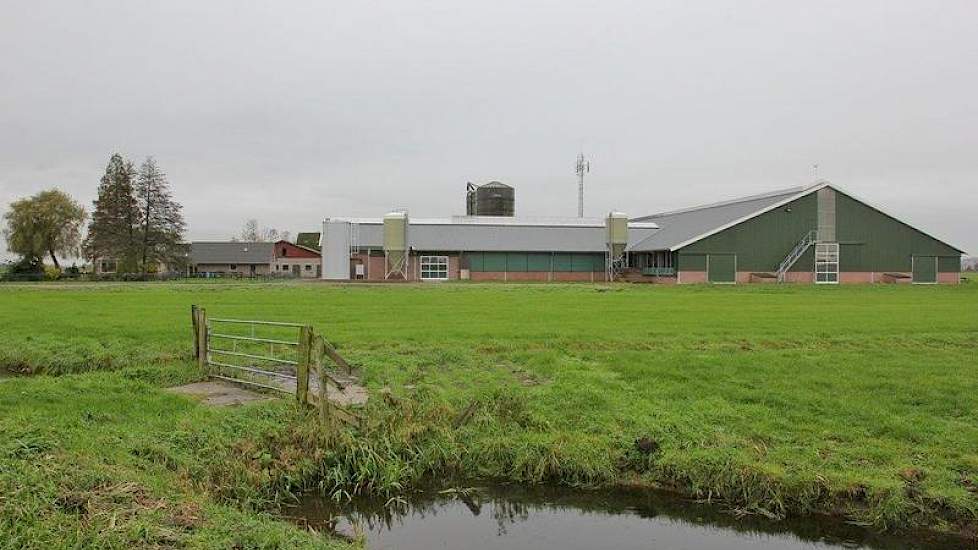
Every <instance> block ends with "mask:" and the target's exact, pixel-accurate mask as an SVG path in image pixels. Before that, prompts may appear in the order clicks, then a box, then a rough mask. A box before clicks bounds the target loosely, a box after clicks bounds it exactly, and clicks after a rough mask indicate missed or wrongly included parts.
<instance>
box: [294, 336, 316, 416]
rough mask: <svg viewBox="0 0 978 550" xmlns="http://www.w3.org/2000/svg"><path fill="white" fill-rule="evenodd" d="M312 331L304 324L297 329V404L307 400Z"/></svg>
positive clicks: (311, 355)
mask: <svg viewBox="0 0 978 550" xmlns="http://www.w3.org/2000/svg"><path fill="white" fill-rule="evenodd" d="M312 348H313V331H312V327H311V326H309V325H305V326H304V327H302V328H301V329H299V353H298V363H299V364H298V365H297V366H296V384H295V398H296V399H297V400H298V401H299V404H301V405H305V404H306V403H308V402H309V366H310V364H311V363H312V358H313V349H312Z"/></svg>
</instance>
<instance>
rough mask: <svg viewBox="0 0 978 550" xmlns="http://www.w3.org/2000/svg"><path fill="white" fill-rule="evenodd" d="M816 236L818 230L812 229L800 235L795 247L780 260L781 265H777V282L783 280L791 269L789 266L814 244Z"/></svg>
mask: <svg viewBox="0 0 978 550" xmlns="http://www.w3.org/2000/svg"><path fill="white" fill-rule="evenodd" d="M817 236H818V231H816V230H814V229H812V230H811V231H809V232H808V233H806V234H805V236H804V237H802V239H801V240H800V241H798V244H796V245H795V247H794V248H793V249H791V252H789V253H788V255H787V256H785V258H784V260H782V261H781V265H779V266H778V282H779V283H783V282H784V280H785V278H786V277H787V276H788V270H789V269H791V266H793V265H795V262H797V261H798V259H799V258H801V257H802V256H804V255H805V252H806V251H807V250H808V248H809V247H811V246H812V245H813V244H815V240H816V239H817Z"/></svg>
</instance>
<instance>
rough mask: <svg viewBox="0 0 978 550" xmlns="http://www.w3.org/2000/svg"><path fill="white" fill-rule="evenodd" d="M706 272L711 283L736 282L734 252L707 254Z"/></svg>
mask: <svg viewBox="0 0 978 550" xmlns="http://www.w3.org/2000/svg"><path fill="white" fill-rule="evenodd" d="M706 273H707V277H708V280H709V281H710V282H711V283H721V284H733V283H736V282H737V255H736V254H708V255H707V256H706Z"/></svg>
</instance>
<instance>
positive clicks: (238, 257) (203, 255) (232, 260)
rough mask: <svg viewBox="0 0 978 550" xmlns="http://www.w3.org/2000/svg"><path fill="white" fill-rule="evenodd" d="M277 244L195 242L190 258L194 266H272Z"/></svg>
mask: <svg viewBox="0 0 978 550" xmlns="http://www.w3.org/2000/svg"><path fill="white" fill-rule="evenodd" d="M274 247H275V243H251V242H247V243H246V242H238V243H236V242H193V243H190V258H191V261H192V262H193V263H194V264H244V265H248V264H270V263H272V259H273V256H274V252H275V250H274Z"/></svg>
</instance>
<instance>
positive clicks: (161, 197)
mask: <svg viewBox="0 0 978 550" xmlns="http://www.w3.org/2000/svg"><path fill="white" fill-rule="evenodd" d="M135 195H136V202H137V205H138V208H139V229H138V233H139V239H138V243H136V246H137V247H138V250H139V255H138V256H139V265H140V269H141V270H142V272H143V273H148V272H149V271H150V268H151V266H153V265H155V264H156V263H157V262H171V261H172V260H174V259H175V256H176V254H177V245H178V244H179V243H180V241H181V240H182V239H183V232H184V229H185V228H186V224H185V223H184V221H183V214H182V212H181V210H182V207H181V206H180V204H179V203H177V202H176V201H174V200H173V196H172V195H171V194H170V183H169V181H168V180H167V178H166V174H164V173H163V171H161V170H160V168H159V166H157V164H156V161H155V160H154V159H153V157H147V158H146V160H145V161H144V162H143V164H142V166H140V168H139V175H138V177H137V178H136V186H135Z"/></svg>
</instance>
